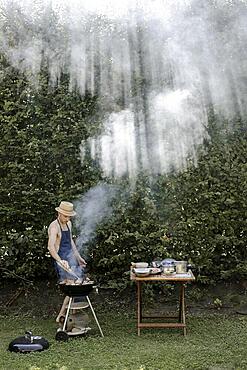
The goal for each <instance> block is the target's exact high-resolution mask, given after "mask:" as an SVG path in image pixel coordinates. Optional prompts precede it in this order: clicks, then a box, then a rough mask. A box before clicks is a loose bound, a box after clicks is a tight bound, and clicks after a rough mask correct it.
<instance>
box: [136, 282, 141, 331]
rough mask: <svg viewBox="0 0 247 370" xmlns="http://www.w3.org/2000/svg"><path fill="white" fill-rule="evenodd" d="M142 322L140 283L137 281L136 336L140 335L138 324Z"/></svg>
mask: <svg viewBox="0 0 247 370" xmlns="http://www.w3.org/2000/svg"><path fill="white" fill-rule="evenodd" d="M141 320H142V302H141V283H140V281H137V334H138V336H140V335H141V329H140V325H139V324H140V323H141Z"/></svg>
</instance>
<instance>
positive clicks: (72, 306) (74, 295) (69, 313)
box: [55, 282, 104, 341]
mask: <svg viewBox="0 0 247 370" xmlns="http://www.w3.org/2000/svg"><path fill="white" fill-rule="evenodd" d="M60 289H61V291H62V292H63V293H64V294H65V295H66V296H68V297H69V303H68V305H67V310H66V314H65V317H62V318H61V320H60V324H61V327H60V328H59V329H58V330H57V333H56V337H55V338H56V340H58V341H67V340H68V338H69V336H75V335H85V334H86V333H87V332H88V331H89V330H91V328H90V327H88V326H87V325H86V324H87V321H88V316H87V315H86V314H84V315H81V316H80V317H79V318H78V316H79V315H78V313H75V312H76V311H77V310H81V309H85V308H88V307H90V309H91V312H92V314H93V317H94V319H95V321H96V324H97V326H98V328H99V331H100V334H101V336H102V337H103V336H104V334H103V332H102V330H101V327H100V324H99V321H98V319H97V316H96V314H95V311H94V309H93V306H92V303H91V301H90V299H89V296H88V295H89V294H90V293H91V292H92V291H93V289H97V287H95V286H94V283H93V282H86V283H85V282H84V283H83V284H76V285H65V284H62V285H60ZM83 298H84V299H86V301H87V303H88V304H86V305H85V302H81V301H80V302H77V301H78V299H80V300H81V299H83ZM77 312H78V311H77ZM73 323H76V326H77V328H76V327H74V328H73ZM74 329H76V330H74Z"/></svg>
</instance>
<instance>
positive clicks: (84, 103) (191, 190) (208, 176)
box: [0, 57, 247, 286]
mask: <svg viewBox="0 0 247 370" xmlns="http://www.w3.org/2000/svg"><path fill="white" fill-rule="evenodd" d="M0 68H1V70H0V75H1V79H0V135H1V142H0V181H1V184H0V185H1V186H0V201H1V209H0V213H1V232H0V243H1V244H0V261H1V266H0V267H1V269H2V271H3V272H4V276H5V277H8V278H9V277H13V278H15V276H16V275H15V274H17V275H18V276H21V277H23V278H27V279H38V278H43V277H49V276H50V277H52V276H53V277H54V275H53V269H52V266H51V259H50V258H49V257H48V256H47V226H48V225H49V223H50V222H51V221H52V219H53V218H54V217H55V212H54V208H55V206H56V205H57V204H58V203H59V202H60V200H62V199H68V200H71V201H72V200H76V199H78V198H79V197H81V196H82V195H83V194H85V193H86V192H87V190H89V189H90V188H92V187H93V186H95V185H97V184H98V183H99V181H102V177H101V173H100V170H99V168H98V167H97V165H96V164H95V163H92V162H90V160H88V161H87V162H86V163H84V165H83V166H82V164H81V161H80V151H79V150H80V149H79V146H80V142H81V140H85V139H87V138H88V137H89V136H90V135H94V134H95V133H96V132H97V130H98V129H99V128H100V121H99V119H98V117H97V111H98V101H97V99H96V98H93V97H91V96H89V95H86V96H85V97H80V95H79V94H77V92H76V91H74V92H70V91H69V87H68V85H69V84H68V80H67V77H66V76H62V78H61V83H60V84H59V86H57V87H51V86H50V85H49V83H48V78H47V72H46V71H45V70H43V72H42V73H41V74H40V81H39V86H38V87H34V86H32V85H31V84H30V83H29V82H28V81H27V80H26V79H25V77H24V76H23V75H22V74H21V73H20V72H17V71H16V70H15V69H14V68H12V67H10V66H9V65H8V63H7V62H6V60H5V59H4V58H3V57H1V58H0ZM209 121H210V124H209V137H211V140H210V141H205V143H204V146H203V148H200V150H201V152H200V150H199V152H198V165H197V166H196V167H195V166H194V165H193V164H192V163H189V162H188V169H187V171H184V172H181V173H177V174H176V173H171V174H169V175H160V176H156V177H154V178H150V177H149V176H146V175H145V174H141V175H139V177H138V178H137V179H136V184H135V186H133V185H131V184H129V182H128V181H127V180H126V179H121V180H119V181H113V180H112V179H107V180H105V182H106V183H107V182H108V183H110V184H111V185H116V186H117V189H118V192H117V196H116V197H115V198H114V201H113V202H112V207H113V213H112V216H111V217H110V218H109V219H108V220H106V221H105V222H104V223H102V224H101V225H98V228H97V230H96V236H95V238H94V240H92V241H91V243H90V244H89V245H88V246H87V247H88V255H87V258H88V260H89V267H90V269H91V271H92V273H93V274H95V275H96V276H97V278H98V279H99V280H100V281H101V282H104V283H105V284H108V285H112V286H113V285H114V284H115V285H116V284H117V286H119V285H121V284H122V285H126V283H127V282H128V279H129V277H128V274H127V273H126V272H127V271H128V270H129V265H130V263H131V262H132V261H137V260H146V261H151V260H153V259H155V258H165V257H174V258H177V259H188V260H189V261H190V262H191V263H192V264H193V265H194V266H195V267H194V269H195V272H196V273H197V276H198V279H199V280H200V281H202V282H214V281H218V280H219V279H240V278H246V277H247V261H246V184H247V179H246V176H247V169H246V154H247V140H246V123H245V122H242V121H240V120H238V119H236V120H235V121H234V122H232V123H231V124H229V123H225V122H224V121H221V120H220V119H219V118H218V117H214V116H210V115H209ZM229 127H231V129H229ZM75 232H77V233H79V232H80V230H75Z"/></svg>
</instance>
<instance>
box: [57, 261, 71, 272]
mask: <svg viewBox="0 0 247 370" xmlns="http://www.w3.org/2000/svg"><path fill="white" fill-rule="evenodd" d="M58 263H59V264H60V265H61V267H63V268H64V269H65V270H69V269H70V267H69V264H68V261H66V260H60V261H59V262H58Z"/></svg>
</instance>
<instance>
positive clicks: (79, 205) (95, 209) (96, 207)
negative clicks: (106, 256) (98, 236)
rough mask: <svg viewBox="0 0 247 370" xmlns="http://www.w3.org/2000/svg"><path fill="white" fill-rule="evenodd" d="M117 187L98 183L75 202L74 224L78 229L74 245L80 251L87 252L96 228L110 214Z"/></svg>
mask: <svg viewBox="0 0 247 370" xmlns="http://www.w3.org/2000/svg"><path fill="white" fill-rule="evenodd" d="M116 192H117V187H116V186H112V185H107V184H103V183H101V184H98V185H97V186H95V187H93V188H91V189H90V190H89V191H88V192H87V193H86V194H85V195H84V196H83V197H82V198H81V199H79V200H78V201H76V202H75V210H76V213H77V215H76V217H75V225H76V228H77V230H78V231H79V235H78V237H77V240H76V246H77V248H78V250H79V251H80V252H83V254H84V255H85V254H86V253H87V247H88V243H89V242H90V241H91V240H92V239H93V238H94V236H95V231H96V228H97V226H98V225H99V224H101V223H102V222H103V221H106V220H107V218H108V217H110V215H111V214H112V206H111V204H112V201H113V199H114V197H115V195H116Z"/></svg>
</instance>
